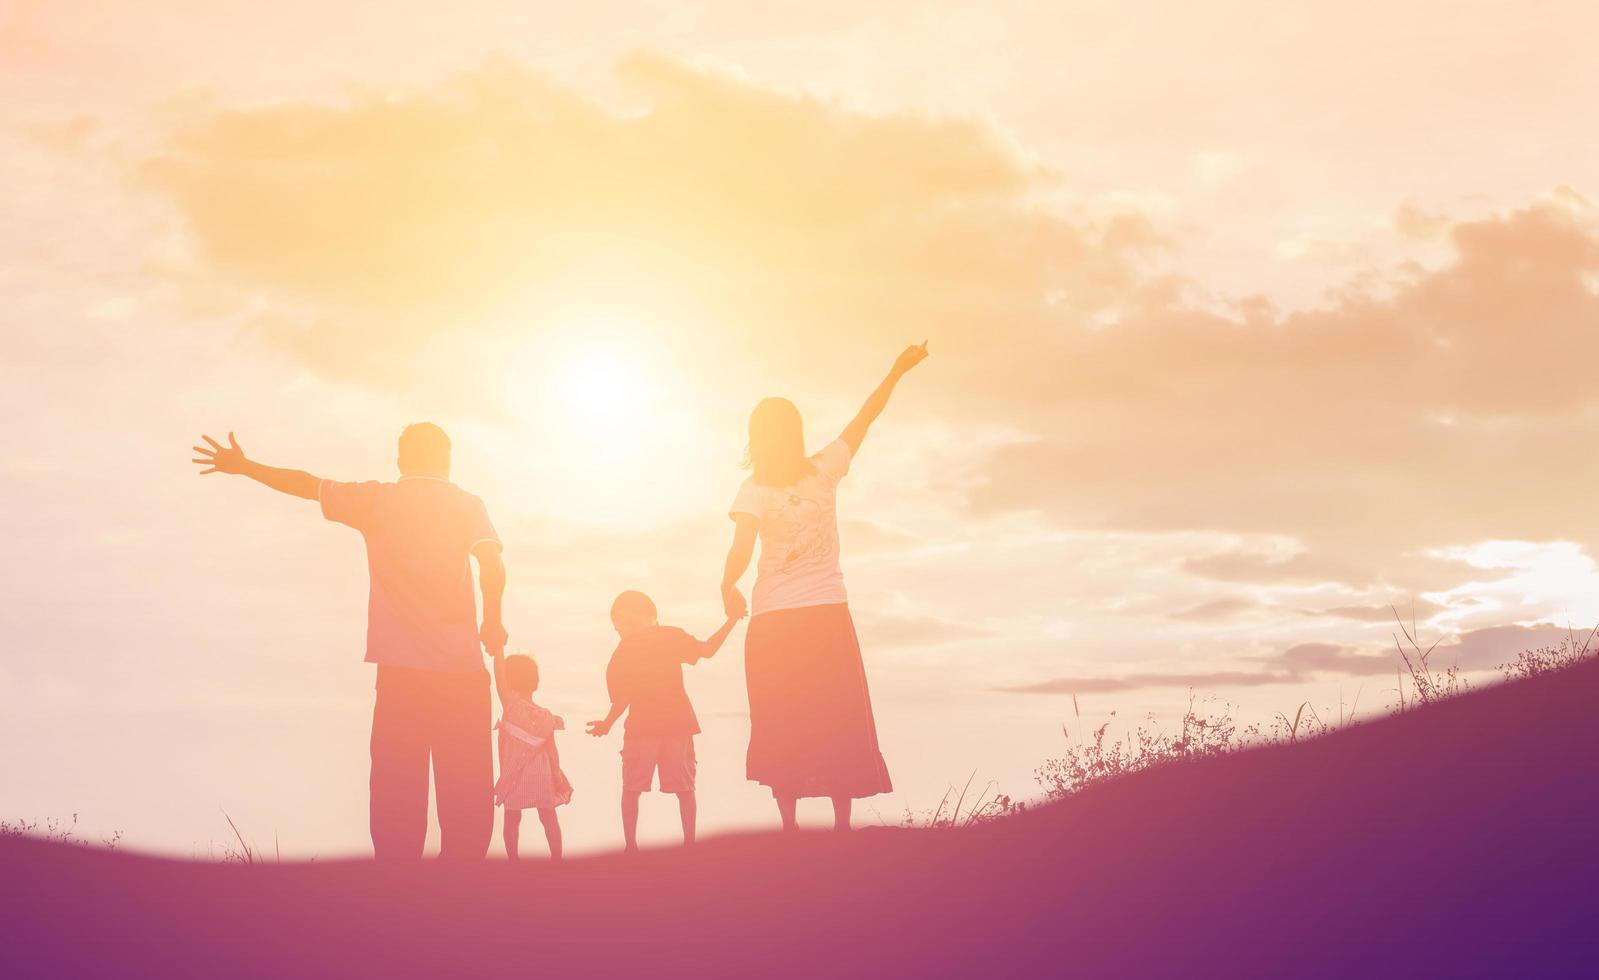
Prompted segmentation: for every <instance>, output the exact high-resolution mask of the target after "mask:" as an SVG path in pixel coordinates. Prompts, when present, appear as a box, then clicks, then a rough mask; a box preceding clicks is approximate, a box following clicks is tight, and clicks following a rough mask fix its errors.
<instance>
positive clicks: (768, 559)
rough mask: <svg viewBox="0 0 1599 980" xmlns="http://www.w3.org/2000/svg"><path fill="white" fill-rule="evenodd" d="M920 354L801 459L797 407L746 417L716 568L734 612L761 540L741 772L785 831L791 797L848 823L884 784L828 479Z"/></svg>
mask: <svg viewBox="0 0 1599 980" xmlns="http://www.w3.org/2000/svg"><path fill="white" fill-rule="evenodd" d="M926 356H927V344H926V343H922V344H920V345H918V346H914V347H908V348H906V350H905V352H904V353H903V354H901V355H900V356H899V359H898V360H896V361H895V362H894V367H893V370H891V371H889V372H888V377H886V378H884V379H883V383H882V384H880V385H878V386H877V390H876V391H874V392H872V394H871V397H870V398H867V399H866V404H865V405H863V406H861V410H860V414H858V415H856V416H855V420H854V421H853V422H851V423H850V424H849V425H848V426H846V427H845V429H844V432H843V434H841V435H840V436H839V437H838V438H837V439H836V440H834V441H833V442H831V443H829V444H828V445H827V446H826V447H825V448H824V449H822V451H821V452H819V453H817V454H816V455H814V456H806V455H805V434H804V428H803V424H802V423H801V420H800V414H799V410H798V409H797V408H795V407H794V405H793V403H792V402H790V401H788V400H786V399H783V398H768V399H766V400H765V401H763V402H761V403H760V404H759V405H756V406H755V411H754V412H752V413H751V414H750V445H749V466H750V468H751V469H752V470H753V472H752V473H751V474H750V476H749V478H748V479H746V480H745V481H744V484H743V486H741V487H739V491H738V497H737V498H736V499H735V500H734V501H733V507H732V510H731V513H730V516H731V517H732V518H733V521H734V523H735V525H736V529H735V530H734V532H733V546H732V547H731V548H730V549H728V552H727V567H726V570H725V571H724V572H723V574H722V602H723V605H724V606H725V607H726V609H727V614H728V615H729V616H743V615H744V614H745V612H746V606H745V602H744V595H743V593H741V592H740V591H739V590H738V580H739V579H740V578H742V577H743V575H744V572H745V571H746V570H747V569H748V568H749V564H750V557H751V555H753V554H754V551H755V539H756V537H757V536H759V538H760V541H761V558H760V563H759V565H758V567H757V573H756V577H755V592H754V615H753V618H751V619H750V625H749V630H748V632H747V634H746V635H745V639H744V672H745V678H746V681H747V682H748V685H749V695H750V748H749V755H748V758H747V762H746V768H747V773H748V775H749V778H750V779H752V780H754V781H755V782H758V783H761V784H762V785H764V786H767V787H769V788H770V789H771V791H772V795H773V797H775V798H776V800H777V809H778V812H779V813H780V814H781V815H782V818H783V829H784V830H793V829H795V826H796V825H795V822H794V808H795V805H796V803H797V801H798V800H799V798H800V797H805V796H826V797H829V798H831V799H832V801H833V825H834V827H835V828H836V829H838V830H848V829H849V818H850V804H851V801H852V800H855V799H858V798H861V797H867V796H875V795H877V794H878V793H886V792H888V791H890V790H891V789H893V786H892V784H891V783H890V782H889V778H888V767H887V766H885V765H884V764H883V755H882V752H880V751H879V750H878V747H877V723H876V722H875V721H874V720H873V718H872V699H871V695H870V694H869V693H868V692H867V688H866V671H865V669H864V668H863V666H862V664H861V648H860V643H859V642H858V641H857V640H856V638H855V623H854V621H853V620H851V619H850V614H849V603H848V599H847V597H846V596H845V593H844V574H843V571H842V570H841V569H840V567H839V549H838V516H837V511H836V509H835V503H834V501H835V495H836V493H837V490H838V481H839V480H841V479H843V477H844V474H845V473H848V472H849V467H850V461H851V460H852V459H854V457H855V454H856V453H858V452H859V451H860V448H861V442H862V440H864V439H865V438H866V430H867V429H868V428H869V427H870V426H871V424H872V422H873V421H875V420H876V419H877V416H878V415H880V414H882V411H883V408H884V406H886V405H887V404H888V398H889V396H890V395H892V394H893V393H894V386H895V385H896V384H898V383H899V379H900V378H901V377H903V376H904V375H905V373H906V372H907V371H909V370H910V369H911V368H913V367H915V366H916V365H917V364H919V363H920V362H921V360H922V358H924V357H926Z"/></svg>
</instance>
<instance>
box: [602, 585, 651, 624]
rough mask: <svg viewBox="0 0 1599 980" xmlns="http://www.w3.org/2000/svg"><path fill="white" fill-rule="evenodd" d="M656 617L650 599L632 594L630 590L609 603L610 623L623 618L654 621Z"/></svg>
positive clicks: (640, 593)
mask: <svg viewBox="0 0 1599 980" xmlns="http://www.w3.org/2000/svg"><path fill="white" fill-rule="evenodd" d="M656 615H657V614H656V612H655V603H654V602H653V601H652V600H651V599H650V597H649V596H647V595H645V594H644V593H642V592H634V591H633V590H631V589H629V590H628V591H626V592H624V593H622V594H621V595H619V596H617V597H616V601H615V602H613V603H611V621H612V622H615V621H616V620H618V619H621V618H623V617H624V616H626V617H637V618H639V619H654V618H655V617H656Z"/></svg>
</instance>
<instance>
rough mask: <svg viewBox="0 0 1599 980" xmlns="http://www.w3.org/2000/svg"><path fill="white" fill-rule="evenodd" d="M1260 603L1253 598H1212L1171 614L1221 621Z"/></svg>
mask: <svg viewBox="0 0 1599 980" xmlns="http://www.w3.org/2000/svg"><path fill="white" fill-rule="evenodd" d="M1259 605H1260V604H1259V603H1257V602H1255V601H1253V600H1251V599H1237V598H1228V599H1212V600H1211V601H1209V602H1201V603H1200V604H1199V605H1197V606H1191V607H1189V608H1187V609H1184V610H1181V611H1180V612H1174V613H1172V614H1171V618H1172V619H1182V620H1187V621H1189V622H1195V623H1213V622H1220V621H1223V620H1228V619H1232V618H1233V617H1235V616H1237V615H1238V614H1239V613H1243V612H1248V611H1249V610H1251V609H1257V608H1259Z"/></svg>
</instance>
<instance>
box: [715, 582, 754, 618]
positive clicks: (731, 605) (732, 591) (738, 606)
mask: <svg viewBox="0 0 1599 980" xmlns="http://www.w3.org/2000/svg"><path fill="white" fill-rule="evenodd" d="M722 610H723V611H724V612H725V613H726V614H727V618H728V619H743V618H744V617H745V616H747V615H749V611H750V607H749V603H747V602H745V601H744V593H742V592H740V591H739V590H738V586H736V585H725V586H723V587H722Z"/></svg>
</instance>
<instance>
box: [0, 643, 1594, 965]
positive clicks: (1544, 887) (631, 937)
mask: <svg viewBox="0 0 1599 980" xmlns="http://www.w3.org/2000/svg"><path fill="white" fill-rule="evenodd" d="M1596 705H1599V664H1595V663H1589V664H1586V665H1584V666H1582V667H1579V668H1577V669H1574V670H1570V671H1566V672H1564V673H1563V674H1560V675H1556V676H1553V677H1546V678H1540V679H1537V680H1533V681H1528V682H1522V683H1518V684H1512V685H1505V686H1501V687H1496V688H1493V689H1490V690H1486V691H1481V692H1478V693H1476V694H1472V695H1469V696H1467V697H1464V698H1461V699H1458V700H1456V701H1453V702H1450V703H1448V704H1444V705H1441V706H1437V707H1434V708H1430V709H1426V710H1424V711H1420V712H1414V713H1411V714H1407V715H1405V716H1403V717H1396V718H1390V719H1386V720H1383V721H1380V722H1375V723H1372V724H1368V725H1364V726H1361V727H1359V728H1356V729H1353V730H1350V731H1346V732H1343V733H1340V734H1338V735H1335V736H1333V737H1330V738H1326V739H1322V740H1318V741H1314V742H1311V743H1308V744H1302V745H1298V746H1292V747H1280V748H1273V749H1267V750H1262V751H1256V752H1249V753H1245V754H1242V755H1237V756H1233V757H1230V758H1224V759H1218V760H1213V761H1207V762H1203V763H1197V764H1192V765H1184V766H1177V767H1171V768H1167V769H1164V770H1157V771H1153V772H1149V773H1145V774H1141V775H1139V776H1136V777H1133V778H1130V779H1126V780H1123V781H1121V782H1118V783H1114V784H1111V785H1106V786H1101V787H1098V788H1096V789H1094V790H1091V791H1090V792H1088V793H1085V794H1083V795H1082V796H1080V797H1078V798H1076V799H1074V800H1071V801H1069V802H1068V803H1065V804H1062V805H1058V806H1054V807H1049V808H1045V809H1042V810H1039V811H1037V812H1033V813H1028V814H1026V815H1024V816H1022V817H1020V818H1017V819H1014V820H1009V821H1006V822H1004V823H1002V824H999V825H995V826H991V827H985V828H980V829H975V830H969V831H961V832H948V831H939V832H930V831H900V830H868V831H863V832H860V833H857V834H854V835H850V836H848V837H845V838H837V837H834V836H832V835H804V836H801V837H799V838H794V839H786V840H785V839H782V838H779V837H776V836H769V835H751V836H745V837H731V838H722V839H718V840H711V841H707V842H704V843H702V844H701V845H700V846H698V847H697V848H695V849H694V850H693V851H691V852H685V851H677V850H672V851H663V852H655V853H646V854H643V855H640V856H638V857H636V858H633V859H628V858H626V857H625V856H622V855H615V856H608V857H601V858H590V859H583V860H574V861H570V862H567V863H566V864H564V865H558V866H552V865H548V864H544V863H542V862H534V863H527V864H523V865H521V866H513V865H508V864H504V863H500V862H491V863H489V864H486V865H483V866H480V867H477V868H468V869H460V868H449V867H443V866H439V865H425V866H420V867H411V868H402V869H385V868H380V867H375V866H373V865H371V864H370V863H366V862H349V863H342V864H339V863H335V864H322V863H318V864H314V865H283V866H268V867H255V868H241V867H232V866H218V865H209V864H194V863H188V862H179V861H167V860H158V859H154V858H142V857H136V856H129V855H123V854H112V853H106V852H100V851H92V850H84V849H76V848H63V847H59V846H51V845H47V844H42V843H38V842H34V841H10V842H5V843H4V846H3V848H0V874H3V880H4V882H5V884H4V885H3V891H4V895H3V899H0V901H3V907H0V913H3V915H0V941H3V946H0V948H3V952H0V962H3V964H4V972H5V973H6V974H7V975H10V976H22V975H45V974H55V975H77V976H89V975H97V974H116V975H136V974H146V975H163V976H174V975H211V976H216V975H232V976H291V975H297V976H307V975H321V974H351V973H362V974H366V973H370V974H374V975H376V974H382V975H387V976H424V975H433V976H460V975H467V974H507V973H523V972H529V973H538V974H544V973H545V972H546V971H550V972H551V974H552V975H561V976H581V975H585V974H586V975H590V976H609V975H612V974H620V973H622V972H624V971H625V972H636V973H638V974H640V975H642V976H648V977H652V978H654V977H663V976H666V977H676V976H685V977H687V976H693V977H706V976H730V975H753V976H768V977H771V976H795V977H798V976H806V977H812V976H873V977H898V976H939V975H963V976H971V975H1003V974H1010V973H1020V974H1024V975H1060V974H1068V973H1072V974H1082V975H1088V976H1095V975H1107V974H1120V975H1129V974H1132V975H1149V974H1164V975H1170V974H1178V973H1180V974H1186V975H1190V976H1194V975H1198V976H1210V975H1227V976H1256V975H1279V976H1280V975H1294V976H1306V975H1316V976H1319V975H1326V976H1339V977H1343V978H1348V977H1351V976H1370V975H1398V974H1411V975H1417V974H1419V975H1455V976H1460V975H1501V976H1503V975H1521V976H1526V975H1532V974H1539V973H1561V972H1573V971H1577V969H1578V967H1579V965H1587V966H1591V965H1592V964H1593V963H1594V962H1595V955H1596V953H1599V948H1596V940H1595V929H1594V918H1595V912H1596V910H1599V886H1596V878H1595V872H1596V871H1599V860H1596V858H1599V848H1596V847H1595V843H1594V841H1595V829H1596V826H1599V824H1596V820H1595V818H1596V817H1599V772H1596V768H1595V762H1596V760H1599V753H1596V749H1599V723H1596V721H1595V707H1596Z"/></svg>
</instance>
